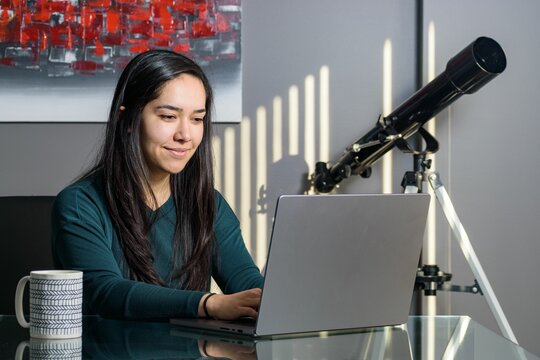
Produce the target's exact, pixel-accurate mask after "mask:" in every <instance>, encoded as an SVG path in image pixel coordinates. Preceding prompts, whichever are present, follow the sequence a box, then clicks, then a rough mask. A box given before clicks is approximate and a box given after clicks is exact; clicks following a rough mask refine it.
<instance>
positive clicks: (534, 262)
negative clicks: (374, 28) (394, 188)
mask: <svg viewBox="0 0 540 360" xmlns="http://www.w3.org/2000/svg"><path fill="white" fill-rule="evenodd" d="M424 10H425V11H424V34H425V35H426V36H425V42H424V49H425V53H424V64H425V67H424V68H425V70H426V72H425V73H424V76H425V78H427V75H428V74H427V69H428V63H429V60H428V48H429V46H428V34H430V29H429V28H430V23H431V24H432V25H431V29H432V30H431V34H432V38H433V39H434V44H435V52H434V54H435V56H434V60H435V68H436V70H437V71H436V73H440V72H441V71H442V70H443V69H444V67H445V66H446V62H447V61H448V60H449V59H450V58H451V57H452V56H453V55H455V54H456V53H457V52H458V51H460V50H461V49H462V48H464V47H465V46H466V45H468V44H470V43H471V42H472V41H473V40H474V39H475V38H476V37H478V36H489V37H491V38H493V39H495V40H496V41H497V42H498V43H499V44H500V45H501V46H502V48H503V49H504V51H505V53H506V56H507V62H508V65H507V68H506V70H505V71H504V72H503V73H502V74H501V75H500V76H498V77H497V78H495V79H494V80H493V81H492V82H490V83H488V84H487V85H486V86H485V87H483V88H482V89H480V90H479V91H478V92H477V93H475V94H472V95H467V96H464V97H462V98H461V99H459V100H458V101H457V102H456V103H455V104H454V105H452V106H451V107H450V109H449V110H448V111H445V112H443V113H441V114H440V116H438V117H437V119H436V133H437V138H438V139H439V141H440V142H441V150H440V151H439V152H438V153H437V158H436V161H437V169H438V171H439V172H440V173H441V178H442V180H443V181H444V182H445V184H446V185H447V189H448V190H449V193H450V196H451V198H452V200H453V203H454V206H455V208H456V211H457V213H458V215H459V216H460V218H461V221H462V223H463V225H464V227H465V229H466V230H467V232H468V235H469V238H470V240H471V243H472V245H473V248H474V250H475V251H476V254H477V255H478V258H479V260H480V263H481V265H482V267H483V269H484V271H485V273H486V275H487V278H488V280H489V281H490V283H491V286H492V287H493V290H494V292H495V295H496V297H497V299H498V301H499V302H500V304H501V307H502V309H503V311H504V314H505V315H506V317H507V318H508V321H509V323H510V325H511V327H512V329H513V331H514V333H515V335H516V337H517V339H518V341H519V342H520V343H521V344H522V345H523V346H524V347H525V348H526V349H528V350H530V351H532V352H533V353H535V354H540V344H539V343H538V341H537V338H538V336H537V334H536V331H535V329H536V327H537V325H538V324H539V323H540V315H539V313H538V311H536V308H537V304H538V303H539V300H540V282H539V281H538V280H537V278H536V274H538V273H539V272H540V262H539V261H538V258H539V255H540V241H539V240H538V234H539V233H540V222H539V221H538V216H539V214H540V193H539V192H538V191H537V190H536V185H537V184H536V181H537V179H538V178H539V177H540V158H539V157H538V154H539V150H540V146H539V145H538V144H539V143H538V141H537V140H536V136H537V135H536V134H538V132H539V130H540V122H539V121H538V111H537V105H536V102H537V101H538V99H539V98H540V86H539V85H538V84H539V83H538V74H537V72H536V71H535V69H536V68H537V59H538V58H539V56H540V44H539V43H538V41H537V36H536V34H537V33H538V30H539V25H538V20H537V17H536V15H535V14H538V12H539V11H540V4H539V3H538V2H537V1H533V0H520V1H517V2H512V3H507V2H504V1H487V0H481V1H474V2H470V1H464V0H458V1H452V2H441V1H432V0H427V1H424ZM438 218H439V222H438V224H437V225H438V226H437V235H438V239H439V240H440V241H439V244H438V248H439V249H440V251H439V258H438V261H439V263H440V264H441V265H444V266H445V269H446V270H448V271H450V272H452V273H453V274H454V280H455V281H454V283H456V284H459V285H471V284H472V280H473V279H474V277H473V275H472V273H471V271H470V270H469V266H468V264H467V262H466V261H465V259H464V257H463V254H462V253H461V250H460V249H459V247H458V246H457V242H456V241H454V240H453V239H452V238H451V236H450V235H449V232H448V227H447V226H446V224H445V221H444V219H443V218H442V216H441V215H440V211H439V214H438ZM439 310H440V311H443V312H444V311H448V312H449V313H453V314H470V315H471V317H472V318H473V319H474V320H476V321H479V322H480V323H482V324H484V325H485V326H488V327H489V328H491V329H493V330H495V331H498V326H497V324H496V322H495V319H494V317H493V315H492V314H491V312H490V310H489V307H488V305H487V303H486V301H485V299H484V298H483V297H481V296H478V295H470V294H453V295H452V296H451V301H450V302H449V303H448V304H447V307H440V308H439Z"/></svg>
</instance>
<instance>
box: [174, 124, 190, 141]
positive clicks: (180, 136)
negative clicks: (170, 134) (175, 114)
mask: <svg viewBox="0 0 540 360" xmlns="http://www.w3.org/2000/svg"><path fill="white" fill-rule="evenodd" d="M174 140H176V141H190V140H191V128H190V122H189V119H185V118H181V119H180V120H179V122H178V127H177V128H176V132H175V134H174Z"/></svg>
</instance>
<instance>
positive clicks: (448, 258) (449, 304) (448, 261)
mask: <svg viewBox="0 0 540 360" xmlns="http://www.w3.org/2000/svg"><path fill="white" fill-rule="evenodd" d="M447 143H448V168H447V172H448V182H447V183H448V186H447V190H448V193H449V194H451V193H452V107H451V106H449V107H448V138H447ZM446 234H447V236H446V250H445V251H446V264H445V266H446V269H448V270H447V272H449V273H450V274H452V272H453V271H452V236H453V235H452V229H451V227H450V226H448V228H447V232H446ZM445 292H446V294H445V295H446V296H445V299H446V303H445V308H446V314H452V301H451V300H452V292H451V291H445Z"/></svg>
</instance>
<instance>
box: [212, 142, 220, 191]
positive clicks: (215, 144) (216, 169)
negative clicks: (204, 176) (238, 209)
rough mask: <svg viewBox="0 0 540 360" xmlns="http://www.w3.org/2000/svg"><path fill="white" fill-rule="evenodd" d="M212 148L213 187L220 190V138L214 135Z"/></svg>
mask: <svg viewBox="0 0 540 360" xmlns="http://www.w3.org/2000/svg"><path fill="white" fill-rule="evenodd" d="M212 149H213V150H214V187H215V188H216V190H217V191H219V192H221V191H222V186H221V163H222V159H221V139H220V138H219V137H217V136H215V135H214V136H213V137H212Z"/></svg>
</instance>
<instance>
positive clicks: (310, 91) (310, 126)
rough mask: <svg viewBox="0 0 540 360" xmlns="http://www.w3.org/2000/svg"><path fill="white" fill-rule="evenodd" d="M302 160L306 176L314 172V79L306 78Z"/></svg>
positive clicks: (309, 76) (310, 76)
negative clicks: (305, 168)
mask: <svg viewBox="0 0 540 360" xmlns="http://www.w3.org/2000/svg"><path fill="white" fill-rule="evenodd" d="M304 89H305V92H304V159H305V160H306V163H307V166H308V175H311V174H313V172H314V171H315V77H314V76H313V75H308V76H306V78H305V80H304Z"/></svg>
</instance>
